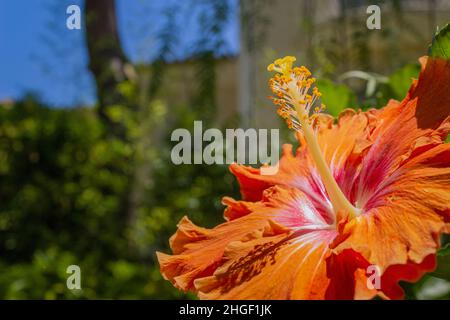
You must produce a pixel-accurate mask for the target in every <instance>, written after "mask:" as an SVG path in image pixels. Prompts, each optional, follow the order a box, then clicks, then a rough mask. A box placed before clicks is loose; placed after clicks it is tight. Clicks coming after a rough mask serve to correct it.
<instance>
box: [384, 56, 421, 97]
mask: <svg viewBox="0 0 450 320" xmlns="http://www.w3.org/2000/svg"><path fill="white" fill-rule="evenodd" d="M419 72H420V65H419V64H418V63H410V64H407V65H405V66H404V67H402V68H401V69H399V70H397V71H396V72H394V73H393V74H392V75H391V76H390V77H389V79H388V85H389V87H390V88H391V90H392V94H393V96H392V98H394V99H396V100H399V101H401V100H403V98H404V97H405V96H406V93H407V92H408V90H409V87H410V86H411V83H412V79H413V78H416V79H417V77H418V76H419Z"/></svg>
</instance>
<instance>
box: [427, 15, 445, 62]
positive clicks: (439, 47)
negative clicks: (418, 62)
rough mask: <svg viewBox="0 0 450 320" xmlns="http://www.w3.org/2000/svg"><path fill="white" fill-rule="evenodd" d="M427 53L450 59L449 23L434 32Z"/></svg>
mask: <svg viewBox="0 0 450 320" xmlns="http://www.w3.org/2000/svg"><path fill="white" fill-rule="evenodd" d="M428 54H429V55H430V56H432V57H438V58H444V59H450V23H449V24H447V25H446V26H445V27H443V28H442V29H441V30H439V31H437V32H436V34H435V35H434V37H433V42H432V43H431V45H430V48H429V50H428Z"/></svg>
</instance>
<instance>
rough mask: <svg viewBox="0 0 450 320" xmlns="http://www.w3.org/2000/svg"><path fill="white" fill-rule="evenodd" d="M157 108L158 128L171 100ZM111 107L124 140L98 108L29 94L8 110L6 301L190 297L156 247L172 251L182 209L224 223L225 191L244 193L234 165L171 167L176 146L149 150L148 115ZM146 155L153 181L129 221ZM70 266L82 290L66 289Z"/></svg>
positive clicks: (3, 160)
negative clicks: (165, 271) (165, 268)
mask: <svg viewBox="0 0 450 320" xmlns="http://www.w3.org/2000/svg"><path fill="white" fill-rule="evenodd" d="M121 86H122V89H124V88H126V87H127V85H126V84H122V85H121ZM128 89H130V88H128ZM149 109H150V110H147V112H150V113H151V114H152V118H150V120H149V121H148V122H149V123H150V124H149V125H150V126H151V124H152V121H158V119H159V120H160V118H158V114H159V115H161V114H164V106H163V105H162V104H161V103H152V104H151V106H150V107H149ZM108 112H109V115H110V117H111V119H112V120H114V121H117V122H120V123H121V124H122V125H123V126H124V128H125V129H126V130H125V131H124V132H125V133H126V135H125V136H124V137H120V138H119V137H116V136H114V135H111V134H110V133H109V132H107V131H106V130H105V127H104V126H103V124H102V122H101V121H100V120H99V119H98V117H97V114H96V112H95V109H84V108H81V109H70V110H67V109H65V110H64V109H50V108H47V107H45V106H42V105H39V104H38V103H36V102H35V100H34V99H31V98H28V99H26V100H24V101H23V102H19V103H16V104H14V105H8V106H6V105H3V106H0V180H1V183H0V270H1V272H0V297H1V298H6V299H16V298H32V299H38V298H45V299H55V298H69V299H70V298H155V299H163V298H182V297H185V296H184V295H183V294H181V293H179V292H178V291H177V290H175V289H174V288H173V287H172V285H170V284H169V283H168V282H167V281H165V280H163V279H162V277H161V275H160V273H159V266H158V264H157V262H156V257H155V251H156V250H162V251H166V252H167V251H168V248H167V246H168V244H167V239H168V238H169V237H170V235H171V234H172V233H173V232H174V231H175V228H176V223H177V221H178V220H179V219H180V218H181V217H182V215H185V214H189V216H190V217H191V219H193V220H194V221H195V222H197V223H200V224H202V225H213V224H216V223H217V222H219V221H220V220H221V219H222V218H221V212H222V205H221V204H220V198H221V196H223V195H229V194H232V192H231V191H232V190H233V189H234V190H236V191H237V189H236V186H235V185H233V178H232V177H231V174H229V173H228V170H227V168H226V166H189V165H186V166H175V165H173V164H172V163H171V161H170V158H169V157H170V146H169V145H162V146H160V147H158V148H155V147H152V146H150V147H149V148H146V149H145V150H143V148H142V146H141V144H140V142H139V141H140V140H139V139H141V138H142V135H143V133H144V131H143V130H145V126H144V127H143V126H142V125H140V124H138V120H139V119H138V118H139V117H140V116H142V114H138V113H136V112H135V111H131V110H129V109H128V108H126V107H124V106H111V107H110V108H108ZM185 112H188V111H185ZM192 117H194V113H193V112H191V117H181V119H190V118H192ZM151 119H153V120H151ZM141 122H144V123H146V121H141ZM173 125H174V126H179V125H180V124H179V123H174V124H173ZM169 131H170V130H169ZM166 138H167V137H164V139H162V140H164V141H170V137H168V138H167V139H166ZM144 160H145V161H149V164H150V165H151V170H152V171H153V172H154V174H153V175H152V179H153V181H152V183H150V184H149V185H148V186H147V187H144V189H143V191H142V192H143V197H142V201H140V202H139V203H137V204H135V205H134V206H135V207H136V208H135V210H134V211H135V215H134V216H132V217H130V216H129V214H128V212H129V211H130V194H131V193H132V190H134V189H133V187H134V184H135V183H136V181H135V179H134V178H133V176H134V174H135V172H134V170H135V167H136V166H137V165H139V163H140V162H142V161H144ZM235 195H236V192H235ZM71 264H76V265H79V266H80V267H81V273H82V281H81V284H82V290H79V291H77V290H75V291H71V290H67V288H66V279H67V277H68V274H66V268H67V266H69V265H71Z"/></svg>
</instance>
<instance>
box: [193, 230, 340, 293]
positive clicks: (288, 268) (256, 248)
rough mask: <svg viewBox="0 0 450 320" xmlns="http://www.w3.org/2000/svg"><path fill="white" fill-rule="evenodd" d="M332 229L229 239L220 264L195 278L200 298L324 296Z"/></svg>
mask: <svg viewBox="0 0 450 320" xmlns="http://www.w3.org/2000/svg"><path fill="white" fill-rule="evenodd" d="M333 236H334V233H333V232H331V231H316V232H309V233H305V234H303V235H300V236H298V237H295V235H294V234H290V235H286V236H276V237H268V238H260V239H255V240H252V241H247V242H242V241H241V242H233V243H230V244H229V246H228V247H227V249H226V251H225V254H224V259H223V260H224V264H223V265H222V266H221V267H220V268H218V269H217V270H216V272H215V273H214V275H212V276H211V277H206V278H202V279H199V280H196V281H195V286H196V288H197V289H198V291H199V297H200V298H202V299H324V297H325V292H326V288H327V286H328V283H329V279H328V278H327V276H326V263H325V261H326V258H327V256H328V255H329V253H330V250H329V247H328V244H329V241H330V240H331V239H332V238H333Z"/></svg>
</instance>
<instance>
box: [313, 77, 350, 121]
mask: <svg viewBox="0 0 450 320" xmlns="http://www.w3.org/2000/svg"><path fill="white" fill-rule="evenodd" d="M317 87H318V88H319V90H320V92H321V93H322V103H323V104H325V106H326V110H327V111H328V112H329V113H330V114H331V115H333V116H337V115H339V113H340V112H341V111H342V110H344V109H345V108H351V107H354V106H356V96H355V94H354V93H353V92H352V91H351V90H350V89H349V88H348V87H347V86H346V85H344V84H335V83H333V82H332V81H331V80H328V79H319V80H318V81H317Z"/></svg>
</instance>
